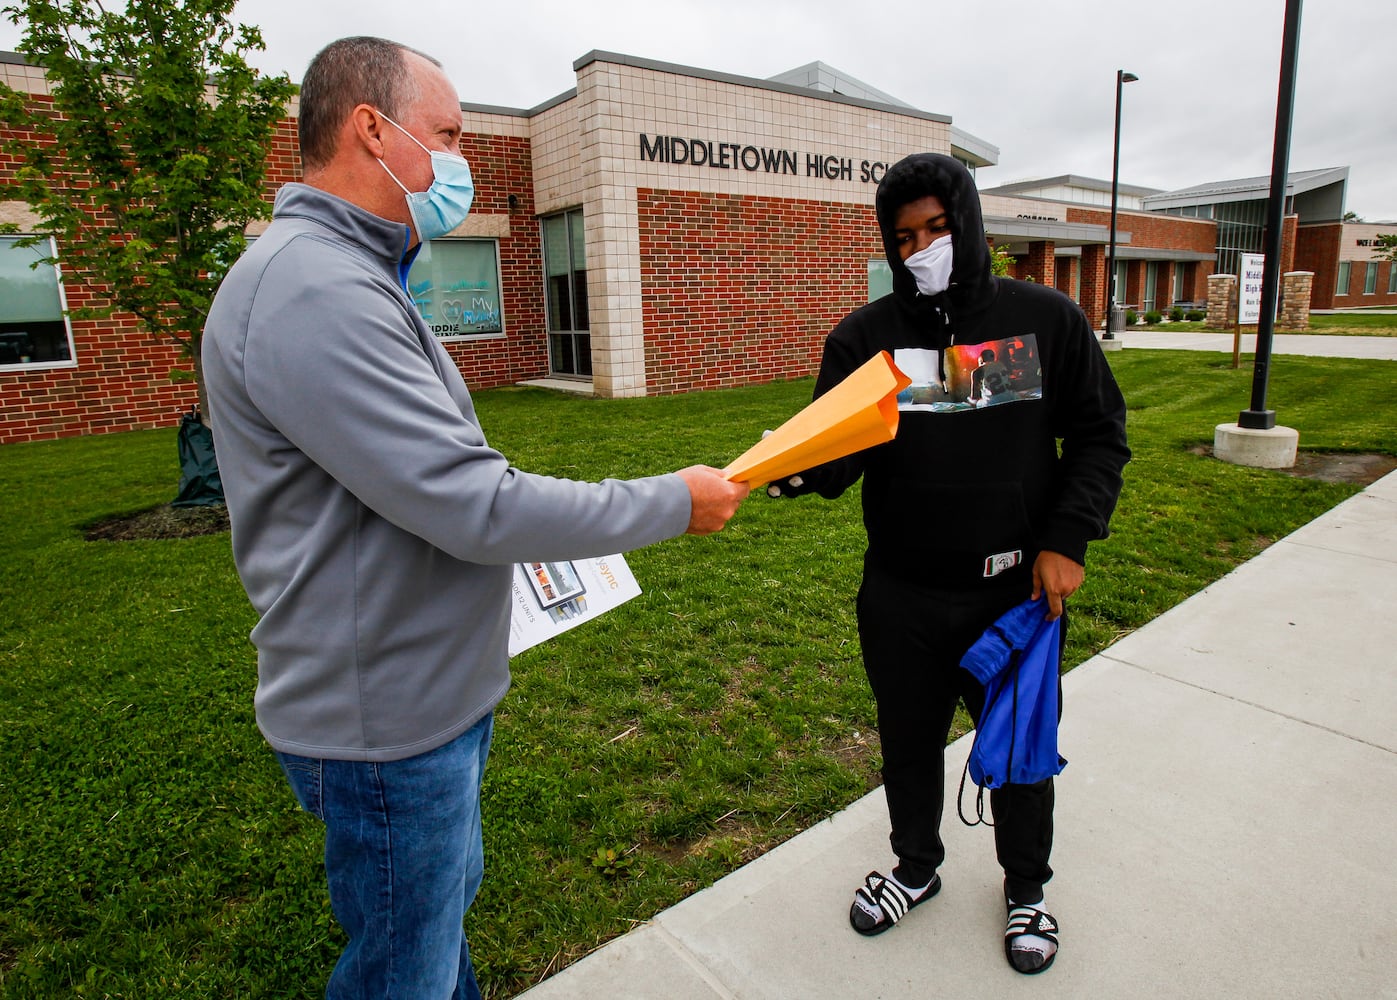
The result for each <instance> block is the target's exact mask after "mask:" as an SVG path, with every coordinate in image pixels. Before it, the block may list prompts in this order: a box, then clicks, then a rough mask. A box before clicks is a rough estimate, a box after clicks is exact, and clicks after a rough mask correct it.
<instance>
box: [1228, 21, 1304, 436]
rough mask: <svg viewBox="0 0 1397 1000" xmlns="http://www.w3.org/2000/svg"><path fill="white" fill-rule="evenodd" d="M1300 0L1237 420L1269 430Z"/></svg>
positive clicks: (1284, 79) (1285, 59) (1289, 37)
mask: <svg viewBox="0 0 1397 1000" xmlns="http://www.w3.org/2000/svg"><path fill="white" fill-rule="evenodd" d="M1300 5H1301V0H1286V2H1285V33H1284V37H1283V38H1282V41H1281V79H1280V88H1279V91H1278V93H1277V94H1276V145H1275V150H1274V152H1273V153H1272V155H1271V194H1270V199H1269V200H1268V201H1267V202H1266V239H1265V243H1266V245H1265V247H1264V248H1263V250H1262V252H1263V253H1264V254H1265V255H1266V260H1265V262H1264V264H1263V267H1262V271H1261V315H1260V316H1258V317H1257V324H1256V362H1255V365H1254V367H1253V369H1252V383H1251V408H1250V409H1246V410H1243V411H1242V412H1241V414H1240V415H1239V416H1238V417H1237V426H1238V427H1246V428H1249V429H1251V430H1270V429H1271V428H1273V427H1275V426H1276V411H1275V410H1268V409H1266V384H1267V381H1268V379H1269V377H1270V372H1271V338H1272V335H1273V334H1274V332H1275V329H1276V299H1277V297H1278V296H1277V292H1278V291H1279V289H1280V277H1281V228H1282V226H1283V225H1284V224H1285V187H1286V172H1287V170H1288V169H1289V164H1290V120H1291V117H1292V110H1293V109H1294V106H1295V63H1296V60H1297V57H1298V55H1299V52H1300Z"/></svg>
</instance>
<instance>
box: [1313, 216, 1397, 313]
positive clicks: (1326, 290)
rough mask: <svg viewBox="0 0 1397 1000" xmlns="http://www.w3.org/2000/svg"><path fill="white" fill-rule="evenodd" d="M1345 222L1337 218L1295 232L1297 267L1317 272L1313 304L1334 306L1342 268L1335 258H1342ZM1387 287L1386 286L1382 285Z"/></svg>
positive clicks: (1329, 307)
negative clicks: (1329, 223)
mask: <svg viewBox="0 0 1397 1000" xmlns="http://www.w3.org/2000/svg"><path fill="white" fill-rule="evenodd" d="M1343 228H1344V227H1343V224H1342V223H1339V222H1335V223H1333V224H1332V225H1327V226H1302V227H1301V228H1300V231H1299V232H1298V233H1296V236H1295V264H1296V266H1297V267H1300V268H1303V269H1305V270H1307V271H1313V272H1314V281H1313V282H1312V284H1311V288H1310V306H1311V308H1313V309H1333V308H1334V281H1335V279H1336V278H1337V277H1338V274H1337V270H1338V268H1337V267H1336V266H1335V265H1334V263H1333V262H1334V261H1337V260H1338V259H1339V237H1340V234H1341V233H1342V232H1343ZM1382 287H1383V288H1384V290H1385V289H1386V286H1385V285H1384V286H1382Z"/></svg>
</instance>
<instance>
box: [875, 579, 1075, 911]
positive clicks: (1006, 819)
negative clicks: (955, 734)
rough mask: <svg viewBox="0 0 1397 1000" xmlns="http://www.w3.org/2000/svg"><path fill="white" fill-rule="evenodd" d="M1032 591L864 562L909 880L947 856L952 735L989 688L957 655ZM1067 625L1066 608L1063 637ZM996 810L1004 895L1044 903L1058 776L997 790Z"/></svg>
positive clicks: (904, 873)
mask: <svg viewBox="0 0 1397 1000" xmlns="http://www.w3.org/2000/svg"><path fill="white" fill-rule="evenodd" d="M1030 588H1031V584H1030ZM1028 597H1029V593H1028V592H1026V591H1024V590H1023V588H1022V586H1021V585H1019V586H1014V587H1013V588H1012V589H1009V588H995V589H993V590H992V591H987V592H983V593H982V592H975V593H970V594H967V593H964V592H953V591H944V590H936V589H931V588H924V587H921V586H919V585H918V584H916V583H909V582H908V581H907V580H905V579H901V578H894V577H892V576H889V575H887V574H886V573H882V572H879V571H878V570H877V569H875V568H873V567H872V566H869V565H867V564H865V567H864V576H863V584H862V586H861V587H860V588H859V596H858V623H859V641H860V643H861V644H862V647H863V664H864V670H865V671H866V672H867V674H868V682H869V684H870V685H871V687H872V688H873V697H874V699H875V700H876V702H877V705H878V734H879V738H880V740H881V742H882V746H883V787H884V792H885V793H886V795H887V798H888V816H889V818H890V819H891V821H892V838H891V839H892V849H893V853H894V854H896V855H897V858H898V867H899V871H898V877H899V879H902V880H903V881H904V882H905V884H908V885H913V886H917V885H924V884H926V882H927V881H929V880H930V879H931V876H932V874H934V873H935V872H936V870H937V869H938V868H939V867H940V866H941V863H942V862H943V861H944V860H945V858H946V849H945V845H944V844H943V843H942V841H941V814H942V809H943V805H944V802H945V791H946V790H945V780H944V778H945V773H946V768H945V749H946V736H947V734H948V733H949V732H950V729H951V723H952V721H953V720H954V717H955V710H956V703H957V701H960V700H964V702H965V707H966V710H967V711H968V712H969V713H970V717H971V718H972V719H979V717H980V709H981V706H982V705H983V703H984V695H985V691H984V688H983V687H982V686H981V685H980V683H979V682H978V681H977V680H976V679H975V678H974V677H973V676H972V675H971V674H970V672H969V671H967V670H963V669H961V667H960V659H961V657H962V656H963V655H964V654H965V651H966V650H967V649H969V648H970V646H971V644H972V643H973V642H974V641H975V640H976V639H978V638H979V637H980V634H981V633H982V632H984V630H985V629H986V628H988V627H989V626H990V625H991V624H993V623H994V621H995V619H997V618H998V617H999V616H1000V615H1001V614H1003V613H1004V612H1005V611H1008V610H1009V609H1010V608H1012V607H1013V606H1014V605H1016V604H1018V603H1019V602H1021V601H1024V600H1027V599H1028ZM1066 626H1067V620H1066V615H1064V616H1063V635H1064V637H1065V636H1066ZM1059 704H1061V700H1059ZM990 810H991V813H992V814H993V817H994V824H995V825H994V840H995V851H996V854H997V855H998V858H999V864H1000V866H1001V867H1002V868H1003V869H1004V875H1005V889H1006V891H1007V893H1008V894H1009V896H1010V898H1012V899H1013V900H1014V901H1015V902H1017V903H1036V902H1038V901H1039V900H1041V899H1042V898H1043V884H1044V883H1045V882H1047V881H1048V879H1050V878H1052V875H1053V870H1052V868H1050V867H1049V866H1048V856H1049V855H1050V854H1051V853H1052V846H1053V782H1052V779H1051V778H1049V779H1047V780H1046V781H1040V782H1038V783H1037V784H1033V785H1004V786H1002V787H1000V788H997V789H994V790H993V791H991V793H990Z"/></svg>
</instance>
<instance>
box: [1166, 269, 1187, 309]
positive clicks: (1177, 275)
mask: <svg viewBox="0 0 1397 1000" xmlns="http://www.w3.org/2000/svg"><path fill="white" fill-rule="evenodd" d="M1186 267H1188V265H1187V264H1185V263H1184V262H1183V261H1175V262H1174V292H1173V294H1172V295H1170V296H1169V301H1170V302H1182V301H1183V300H1184V268H1186Z"/></svg>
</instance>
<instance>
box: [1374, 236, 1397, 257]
mask: <svg viewBox="0 0 1397 1000" xmlns="http://www.w3.org/2000/svg"><path fill="white" fill-rule="evenodd" d="M1374 242H1375V243H1376V244H1377V248H1376V249H1375V250H1374V251H1373V252H1374V253H1375V254H1377V256H1379V257H1381V258H1382V259H1383V260H1390V261H1393V262H1394V263H1397V233H1378V238H1377V240H1376V241H1374Z"/></svg>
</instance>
